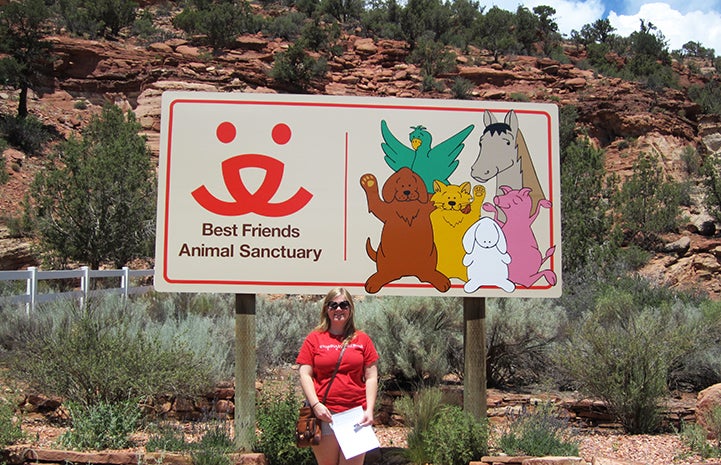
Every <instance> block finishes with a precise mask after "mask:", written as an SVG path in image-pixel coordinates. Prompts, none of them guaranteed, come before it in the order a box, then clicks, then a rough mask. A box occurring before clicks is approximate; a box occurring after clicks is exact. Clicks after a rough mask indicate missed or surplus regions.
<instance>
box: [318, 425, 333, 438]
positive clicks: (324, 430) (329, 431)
mask: <svg viewBox="0 0 721 465" xmlns="http://www.w3.org/2000/svg"><path fill="white" fill-rule="evenodd" d="M320 433H321V435H322V436H334V435H335V433H333V428H331V427H330V423H328V422H326V421H321V422H320Z"/></svg>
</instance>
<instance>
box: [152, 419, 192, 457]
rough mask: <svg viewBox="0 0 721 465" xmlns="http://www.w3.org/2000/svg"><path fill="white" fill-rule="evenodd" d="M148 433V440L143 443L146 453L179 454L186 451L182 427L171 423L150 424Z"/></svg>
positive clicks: (186, 446) (186, 445)
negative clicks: (164, 452) (163, 452)
mask: <svg viewBox="0 0 721 465" xmlns="http://www.w3.org/2000/svg"><path fill="white" fill-rule="evenodd" d="M148 432H149V434H148V440H147V442H146V443H145V450H147V451H148V452H156V451H166V452H181V451H185V450H187V449H188V444H187V443H186V442H185V433H184V432H183V428H182V426H177V425H173V424H171V423H157V424H151V425H150V426H149V427H148Z"/></svg>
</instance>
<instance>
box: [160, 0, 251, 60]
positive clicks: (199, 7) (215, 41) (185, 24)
mask: <svg viewBox="0 0 721 465" xmlns="http://www.w3.org/2000/svg"><path fill="white" fill-rule="evenodd" d="M193 3H195V4H196V7H186V8H185V9H184V10H183V11H182V12H180V13H179V14H178V15H177V16H176V17H175V18H173V25H175V27H177V28H179V29H183V30H184V31H186V32H187V33H189V34H202V35H204V36H205V39H206V42H207V43H208V45H210V46H211V47H212V48H213V49H215V50H221V49H224V48H228V47H231V46H232V45H233V44H235V39H236V38H237V37H238V35H240V34H243V33H246V32H248V33H251V34H254V33H256V32H258V31H259V30H260V28H261V24H262V20H261V19H260V18H259V17H258V16H257V15H255V14H253V10H252V8H251V6H250V3H249V2H247V1H244V0H240V1H237V2H236V1H223V2H205V1H202V2H201V1H195V2H193Z"/></svg>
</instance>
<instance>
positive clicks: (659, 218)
mask: <svg viewBox="0 0 721 465" xmlns="http://www.w3.org/2000/svg"><path fill="white" fill-rule="evenodd" d="M682 193H683V192H682V189H681V185H680V184H679V183H677V182H674V181H672V180H670V179H668V177H667V176H665V175H664V174H663V172H662V169H661V166H660V163H659V160H658V157H656V156H654V155H649V154H642V155H640V156H639V158H638V160H637V161H636V162H635V163H634V165H633V174H632V175H631V176H630V177H629V178H628V179H626V180H625V181H624V182H623V184H622V186H621V188H620V189H619V191H618V192H617V193H616V195H615V196H614V198H613V207H614V210H615V211H616V212H618V214H619V220H620V225H621V227H622V228H624V229H627V230H629V231H631V232H632V233H635V232H647V233H666V232H672V231H674V230H675V229H676V228H677V226H678V221H679V217H680V205H681V202H682V198H683V197H682Z"/></svg>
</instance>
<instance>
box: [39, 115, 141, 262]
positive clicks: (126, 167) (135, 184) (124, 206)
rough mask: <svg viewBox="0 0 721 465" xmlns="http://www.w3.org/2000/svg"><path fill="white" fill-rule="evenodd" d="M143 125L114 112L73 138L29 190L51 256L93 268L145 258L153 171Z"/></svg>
mask: <svg viewBox="0 0 721 465" xmlns="http://www.w3.org/2000/svg"><path fill="white" fill-rule="evenodd" d="M139 131H140V124H139V123H138V122H137V121H136V120H135V116H134V115H133V113H131V112H128V113H127V116H124V115H123V112H122V111H121V110H120V109H119V108H118V107H116V106H114V105H106V106H105V107H104V108H103V111H102V115H101V116H100V117H94V118H93V119H92V120H91V121H90V123H89V125H88V126H87V128H86V129H85V130H84V131H83V134H82V138H81V139H78V138H76V137H71V138H70V139H69V140H68V141H67V142H65V143H64V144H62V145H61V146H60V148H59V150H58V152H57V154H56V156H55V157H53V158H52V159H51V160H50V161H49V163H48V164H47V166H46V169H45V170H43V171H41V172H40V173H38V175H37V176H36V178H35V180H34V182H33V185H32V188H31V196H32V198H33V200H34V203H35V207H34V216H35V218H36V221H37V232H38V235H39V236H40V238H41V239H42V241H43V244H44V245H45V247H46V248H47V249H48V252H50V253H51V254H52V255H53V256H56V257H57V258H59V259H60V260H61V261H62V262H66V261H68V260H76V261H81V262H86V263H88V264H89V265H90V266H91V267H92V268H93V269H97V268H98V267H99V266H100V264H101V263H102V262H104V261H111V262H113V264H114V265H115V267H118V268H119V267H122V266H124V265H125V264H127V263H128V261H130V260H131V259H133V258H136V257H143V256H147V255H148V254H149V253H150V250H151V249H150V246H151V243H152V242H151V240H152V237H153V233H154V225H153V223H154V217H155V206H154V202H153V199H154V198H155V194H154V189H155V187H154V186H155V182H154V171H153V166H152V164H151V162H150V150H149V148H148V147H147V145H146V142H145V138H144V137H143V136H141V135H139V134H138V132H139Z"/></svg>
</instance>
